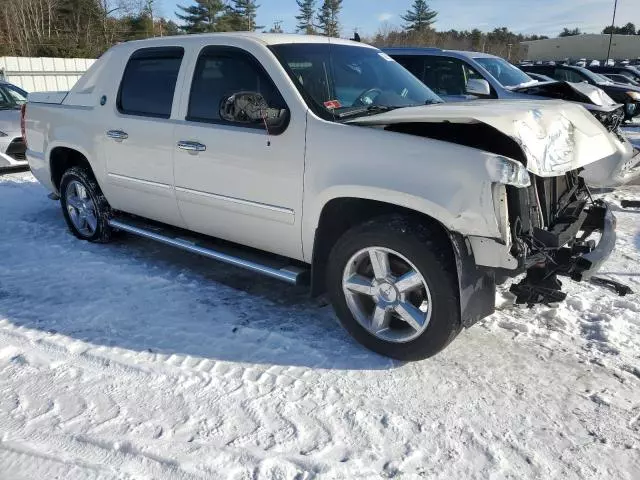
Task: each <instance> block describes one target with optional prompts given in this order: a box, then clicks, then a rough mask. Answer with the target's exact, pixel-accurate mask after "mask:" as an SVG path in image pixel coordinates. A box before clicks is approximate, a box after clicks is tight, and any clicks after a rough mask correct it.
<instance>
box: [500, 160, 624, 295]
mask: <svg viewBox="0 0 640 480" xmlns="http://www.w3.org/2000/svg"><path fill="white" fill-rule="evenodd" d="M507 196H508V199H509V210H510V215H509V217H510V220H511V229H512V231H511V233H512V236H513V239H514V241H513V245H512V249H511V253H512V255H513V256H514V257H516V258H518V259H519V267H520V268H519V269H518V271H519V272H523V271H524V272H526V276H525V278H524V279H523V280H522V281H520V282H519V283H517V284H514V285H512V286H511V289H510V290H511V292H512V293H513V294H514V295H515V296H516V303H518V304H527V305H532V304H536V303H542V304H548V303H554V302H559V301H562V300H564V299H565V297H566V294H565V293H564V292H562V291H561V289H562V283H561V282H560V280H559V279H558V276H566V277H569V278H571V279H572V280H574V281H582V280H589V279H590V278H591V277H592V276H593V275H594V274H595V272H597V271H598V269H599V268H600V266H601V265H602V263H603V262H604V261H605V260H606V259H607V258H608V257H609V255H610V254H611V252H612V251H613V249H614V247H615V243H616V233H615V226H616V220H615V217H614V216H613V213H612V212H611V209H610V208H609V206H608V205H607V204H606V203H604V202H601V201H593V200H592V198H591V196H590V194H589V190H588V188H587V186H586V185H585V183H584V180H583V179H582V178H580V177H579V176H578V175H577V174H576V173H567V174H565V175H564V176H562V177H552V178H540V177H536V178H535V180H534V182H533V183H532V185H531V187H530V188H529V189H527V190H516V189H511V190H509V191H508V192H507ZM513 273H515V272H510V276H511V275H513ZM619 293H620V292H619Z"/></svg>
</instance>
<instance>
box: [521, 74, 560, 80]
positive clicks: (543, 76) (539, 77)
mask: <svg viewBox="0 0 640 480" xmlns="http://www.w3.org/2000/svg"><path fill="white" fill-rule="evenodd" d="M527 75H528V76H530V77H531V78H533V79H534V80H537V81H538V82H555V81H557V80H554V79H553V78H551V77H547V76H546V75H540V74H539V73H531V72H529V73H527Z"/></svg>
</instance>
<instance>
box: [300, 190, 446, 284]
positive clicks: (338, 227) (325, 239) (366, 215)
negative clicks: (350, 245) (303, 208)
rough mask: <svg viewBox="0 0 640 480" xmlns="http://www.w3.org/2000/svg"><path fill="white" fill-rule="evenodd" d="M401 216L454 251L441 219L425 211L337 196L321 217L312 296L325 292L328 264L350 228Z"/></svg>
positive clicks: (314, 241)
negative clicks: (413, 222)
mask: <svg viewBox="0 0 640 480" xmlns="http://www.w3.org/2000/svg"><path fill="white" fill-rule="evenodd" d="M393 213H396V214H400V215H404V216H407V217H409V218H411V219H412V220H414V221H417V222H421V223H423V224H426V225H428V226H429V228H430V230H432V232H433V233H434V234H435V235H437V236H438V238H439V239H441V240H442V241H443V242H446V243H447V244H448V245H449V247H450V248H451V253H452V255H453V253H454V250H453V245H452V243H451V239H450V236H449V231H448V230H447V228H446V227H445V226H444V225H443V224H442V223H441V222H440V221H438V220H436V219H435V218H433V217H432V216H429V215H427V214H425V213H423V212H419V211H417V210H414V209H411V208H408V207H405V206H402V205H398V204H394V203H389V202H384V201H379V200H373V199H369V198H361V197H337V198H333V199H331V200H329V201H328V202H327V203H326V204H325V205H324V206H323V208H322V210H321V212H320V215H319V217H318V222H317V226H316V229H315V234H314V239H313V250H312V259H311V260H312V261H311V293H312V295H320V294H322V293H323V292H324V291H325V285H324V276H325V271H326V262H327V260H328V258H329V253H330V252H331V249H332V248H333V246H334V245H335V243H336V242H337V241H338V239H339V238H340V237H341V236H342V235H343V234H344V233H345V232H346V231H347V230H349V229H350V228H352V227H354V226H356V225H359V224H361V223H364V222H367V221H369V220H371V219H373V218H376V217H379V216H383V215H389V214H393Z"/></svg>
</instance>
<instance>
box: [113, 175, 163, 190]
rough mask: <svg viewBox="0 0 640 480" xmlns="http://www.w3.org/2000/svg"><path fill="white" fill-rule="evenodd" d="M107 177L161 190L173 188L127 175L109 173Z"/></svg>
mask: <svg viewBox="0 0 640 480" xmlns="http://www.w3.org/2000/svg"><path fill="white" fill-rule="evenodd" d="M107 176H109V177H111V178H117V179H119V180H127V181H129V182H135V183H142V184H144V185H150V186H152V187H160V188H167V189H171V188H172V186H171V185H169V184H167V183H158V182H152V181H150V180H142V179H140V178H135V177H128V176H126V175H120V174H117V173H108V174H107Z"/></svg>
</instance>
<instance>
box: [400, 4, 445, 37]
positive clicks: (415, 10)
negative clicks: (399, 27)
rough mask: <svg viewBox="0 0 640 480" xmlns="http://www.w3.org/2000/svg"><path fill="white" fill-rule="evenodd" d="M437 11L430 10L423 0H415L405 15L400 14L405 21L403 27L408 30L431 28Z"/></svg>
mask: <svg viewBox="0 0 640 480" xmlns="http://www.w3.org/2000/svg"><path fill="white" fill-rule="evenodd" d="M437 15H438V12H436V11H434V10H431V8H429V5H427V2H425V0H415V1H414V2H413V6H412V8H411V9H410V10H408V11H407V13H406V15H401V16H400V18H402V19H403V20H404V21H405V22H407V23H406V25H405V26H404V29H405V30H407V31H410V32H424V31H425V30H428V29H429V28H431V25H433V23H434V22H435V18H436V16H437Z"/></svg>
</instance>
